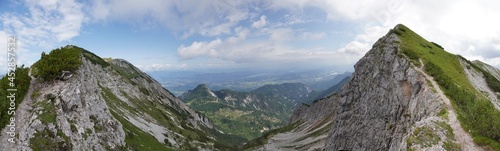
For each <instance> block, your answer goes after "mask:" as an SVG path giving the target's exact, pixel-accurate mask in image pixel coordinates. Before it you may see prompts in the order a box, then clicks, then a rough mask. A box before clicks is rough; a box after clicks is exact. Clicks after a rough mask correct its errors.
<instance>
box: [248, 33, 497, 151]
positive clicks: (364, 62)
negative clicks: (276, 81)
mask: <svg viewBox="0 0 500 151" xmlns="http://www.w3.org/2000/svg"><path fill="white" fill-rule="evenodd" d="M460 58H461V57H459V56H455V55H452V54H449V53H447V52H446V51H444V50H443V48H442V47H441V46H439V45H437V44H435V43H431V42H428V41H426V40H424V39H423V38H421V37H420V36H418V35H417V34H415V33H413V31H411V30H410V29H408V28H407V27H405V26H404V25H398V26H396V27H395V28H394V29H392V30H391V31H389V32H388V33H387V35H385V36H384V37H382V38H380V39H379V40H378V41H377V42H376V43H375V44H374V45H373V47H372V49H371V50H370V51H368V52H367V53H366V54H365V56H364V57H363V58H361V59H360V60H359V61H358V62H357V63H356V65H355V66H354V67H355V72H354V73H353V75H352V78H351V79H350V81H349V82H347V84H346V85H345V86H343V88H342V90H341V91H340V92H339V93H337V94H335V95H331V96H329V97H327V98H324V99H320V100H316V101H314V102H313V103H312V104H311V105H302V106H300V107H298V108H297V109H296V110H295V111H294V113H293V114H292V117H291V119H290V125H289V126H287V127H284V128H281V129H277V130H275V131H274V133H269V134H268V135H264V137H262V138H259V139H256V140H253V141H250V142H249V143H247V145H245V146H244V148H247V149H258V150H316V149H325V150H460V149H462V150H483V149H485V148H480V147H478V146H477V145H476V144H475V143H474V142H473V140H472V137H471V135H470V134H469V133H467V132H466V131H465V130H464V129H465V128H464V127H467V130H468V131H469V132H471V131H474V130H476V132H477V131H480V132H477V133H473V134H474V136H475V137H478V136H485V135H487V134H486V133H481V132H486V131H489V130H492V129H495V127H496V126H495V124H494V122H492V121H487V120H482V121H479V120H478V124H479V123H482V124H483V123H484V125H485V128H486V127H487V129H480V128H477V127H475V126H474V125H467V124H460V123H459V122H458V119H460V120H461V122H462V123H467V122H464V121H467V120H470V119H475V118H471V117H473V113H470V112H468V110H473V109H471V108H475V107H473V105H469V106H463V104H460V103H462V102H463V101H465V102H467V101H468V100H465V99H470V101H475V102H481V103H479V104H483V103H485V102H484V101H482V100H481V99H482V98H483V97H482V96H481V95H480V94H479V93H476V92H477V91H480V90H479V88H478V87H480V88H482V89H484V91H485V94H487V96H490V98H492V97H493V96H494V94H495V93H493V92H494V91H493V90H491V89H490V88H491V87H489V86H488V85H487V84H486V83H485V82H484V79H485V77H484V76H483V75H482V74H476V75H474V74H469V72H467V73H465V72H464V68H465V69H467V67H466V66H468V65H469V63H467V62H466V63H467V65H463V66H460V64H459V60H460ZM443 61H444V62H445V63H441V62H443ZM438 63H441V64H438ZM436 64H437V65H436ZM445 65H449V66H445ZM445 67H447V68H445ZM468 68H469V69H471V67H468ZM443 70H445V72H446V71H449V72H447V73H446V74H445V73H443V72H442V71H443ZM471 70H474V71H475V68H472V69H471ZM466 71H467V70H466ZM476 72H477V71H476ZM437 73H440V74H437ZM455 73H456V74H455ZM448 74H455V75H454V76H455V77H449V76H448ZM466 75H472V77H476V78H478V79H481V80H483V82H482V83H481V82H479V83H478V84H470V81H473V80H470V79H471V76H469V81H467V79H466V77H467V76H466ZM459 78H460V80H456V81H454V84H453V85H450V84H449V83H452V82H451V81H447V79H452V80H455V79H459ZM463 79H465V80H463ZM495 80H496V81H498V80H497V79H495ZM476 81H478V80H476ZM479 81H480V80H479ZM454 85H458V86H454ZM472 85H474V86H472ZM469 88H471V89H469ZM464 89H465V90H464ZM486 90H490V91H491V92H490V91H486ZM466 91H467V92H470V95H469V93H467V95H465V94H464V95H463V96H462V94H461V93H456V92H466ZM445 94H446V95H445ZM457 95H460V96H457ZM465 96H467V97H465ZM448 97H449V98H450V99H449V98H448ZM492 100H496V99H492ZM452 103H453V104H454V105H456V106H452ZM457 104H459V105H457ZM485 104H486V105H485V106H483V107H484V108H485V109H488V112H487V113H485V114H488V115H492V116H494V117H496V118H499V117H497V116H498V113H499V112H498V110H496V111H495V110H494V109H493V110H491V109H492V108H491V107H489V105H487V104H488V102H486V103H485ZM490 105H491V104H490ZM457 106H460V107H457ZM464 108H465V109H464ZM471 129H473V130H471ZM490 132H493V133H499V132H500V131H497V130H494V131H490ZM490 136H491V137H490V138H492V139H491V140H488V141H491V143H492V144H495V138H496V136H497V135H490ZM488 137H489V136H488ZM488 141H485V142H488ZM260 145H262V146H260ZM493 146H494V145H493ZM486 148H488V147H486Z"/></svg>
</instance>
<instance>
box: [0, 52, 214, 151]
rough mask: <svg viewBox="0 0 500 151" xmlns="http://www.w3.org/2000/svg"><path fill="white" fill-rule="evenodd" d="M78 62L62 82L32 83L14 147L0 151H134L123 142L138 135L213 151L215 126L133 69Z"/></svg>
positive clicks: (21, 108)
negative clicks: (79, 64) (32, 149)
mask: <svg viewBox="0 0 500 151" xmlns="http://www.w3.org/2000/svg"><path fill="white" fill-rule="evenodd" d="M93 57H95V58H98V57H97V56H93ZM98 59H100V58H98ZM81 61H82V65H81V66H80V67H79V68H78V70H76V71H74V72H73V73H72V74H71V77H68V78H67V79H65V80H59V79H56V80H52V81H48V82H42V81H41V80H38V79H35V78H33V80H32V81H31V86H30V90H29V92H28V93H27V94H26V97H25V99H24V100H23V102H22V103H21V104H20V105H19V108H18V109H17V111H16V112H17V113H18V114H16V115H15V118H16V119H17V120H16V125H18V128H17V133H18V137H16V139H15V140H14V141H15V142H16V143H10V142H7V139H2V140H0V142H1V144H2V145H0V150H31V148H37V149H43V148H52V149H54V148H57V149H61V150H134V149H137V148H135V147H134V146H130V144H127V143H126V142H125V140H126V138H128V137H134V136H133V135H139V134H138V133H145V134H146V135H151V136H152V137H153V138H155V139H156V140H157V141H158V142H157V144H162V145H164V146H168V147H171V148H183V149H186V145H190V146H188V147H189V148H198V149H204V148H205V149H214V147H213V145H214V143H213V142H214V141H215V139H216V138H215V136H214V133H216V132H217V130H216V129H215V128H214V126H213V123H212V122H211V121H210V120H209V119H208V118H207V117H205V116H203V115H201V114H200V113H197V112H195V111H194V110H192V109H190V108H189V107H187V106H186V105H185V104H184V103H183V102H181V101H180V100H179V99H178V98H176V97H175V96H174V95H173V94H172V93H170V92H169V91H168V90H166V89H165V88H163V87H162V86H161V85H160V84H159V83H158V82H156V81H155V80H154V79H152V78H151V77H150V76H148V75H147V74H145V73H143V72H142V71H140V70H139V69H137V68H136V67H134V66H133V65H132V64H130V63H128V62H127V61H125V60H122V59H114V60H109V61H108V64H104V63H101V64H95V63H94V62H93V61H91V59H88V58H87V57H85V55H82V57H81ZM102 61H104V60H102ZM159 115H161V117H160V116H159ZM118 118H120V119H122V120H121V121H120V120H119V119H118ZM123 120H125V121H123ZM123 122H125V123H126V124H127V125H128V127H127V128H125V126H124V125H125V124H124V123H123ZM131 129H133V130H131ZM4 131H6V129H4ZM137 131H140V132H137ZM186 134H189V136H187V135H186ZM6 137H7V135H2V138H6ZM141 139H142V138H141ZM201 146H203V147H201Z"/></svg>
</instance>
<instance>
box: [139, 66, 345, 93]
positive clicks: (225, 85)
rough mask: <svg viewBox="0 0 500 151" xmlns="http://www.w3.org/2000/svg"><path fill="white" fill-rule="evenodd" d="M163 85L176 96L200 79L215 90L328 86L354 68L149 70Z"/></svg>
mask: <svg viewBox="0 0 500 151" xmlns="http://www.w3.org/2000/svg"><path fill="white" fill-rule="evenodd" d="M148 74H150V75H151V76H152V77H153V78H154V79H156V80H158V81H159V82H160V83H161V84H162V86H164V87H165V88H167V89H168V90H170V91H171V92H172V93H174V94H175V95H176V96H179V95H181V94H182V93H184V92H186V91H188V90H190V89H192V88H194V87H196V86H197V85H198V84H200V83H205V84H207V85H210V87H211V88H212V89H214V90H221V89H231V90H235V91H244V92H250V91H252V90H254V89H257V88H259V87H261V86H264V85H267V84H282V83H303V84H305V85H307V86H308V87H310V88H311V89H313V90H318V91H321V90H325V89H327V88H329V87H330V86H332V85H334V84H336V83H338V82H339V81H341V80H342V79H344V78H345V77H346V76H350V75H351V74H352V73H351V72H345V73H337V72H334V71H332V70H327V69H318V70H306V71H235V72H213V71H212V72H210V71H206V72H202V71H157V72H149V73H148Z"/></svg>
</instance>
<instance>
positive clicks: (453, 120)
mask: <svg viewBox="0 0 500 151" xmlns="http://www.w3.org/2000/svg"><path fill="white" fill-rule="evenodd" d="M420 64H422V67H421V68H417V67H415V69H416V70H417V71H420V73H422V74H423V75H424V76H425V77H426V78H427V79H429V80H430V81H431V83H432V85H433V86H434V88H435V89H436V91H437V93H438V94H439V97H440V98H441V99H442V100H443V101H444V104H445V105H446V108H447V109H448V124H450V126H451V128H452V129H453V133H454V134H455V139H456V140H457V143H459V144H460V145H461V146H462V150H466V151H476V150H483V149H482V148H480V147H479V146H477V145H476V144H474V141H473V140H472V137H471V136H470V135H469V133H467V132H465V130H464V129H463V128H462V126H461V125H460V122H459V121H458V119H457V115H456V114H455V110H454V109H453V106H452V105H451V101H450V99H448V97H446V95H444V93H443V91H441V89H440V88H439V85H438V84H437V83H436V81H435V80H434V78H433V77H431V76H429V75H427V73H425V72H424V71H423V63H422V60H420Z"/></svg>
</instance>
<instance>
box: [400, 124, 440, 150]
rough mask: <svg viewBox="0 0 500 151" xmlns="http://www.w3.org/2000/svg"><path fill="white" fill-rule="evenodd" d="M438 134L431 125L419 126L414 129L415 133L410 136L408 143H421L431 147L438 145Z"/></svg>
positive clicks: (410, 144)
mask: <svg viewBox="0 0 500 151" xmlns="http://www.w3.org/2000/svg"><path fill="white" fill-rule="evenodd" d="M440 139H441V138H439V136H438V135H436V134H434V133H433V131H432V129H431V128H430V127H427V126H424V127H417V128H415V130H414V131H413V134H412V135H411V136H410V137H408V139H407V140H406V141H407V145H408V146H412V145H420V146H422V147H431V146H432V145H436V144H437V143H438V142H439V140H440Z"/></svg>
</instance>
